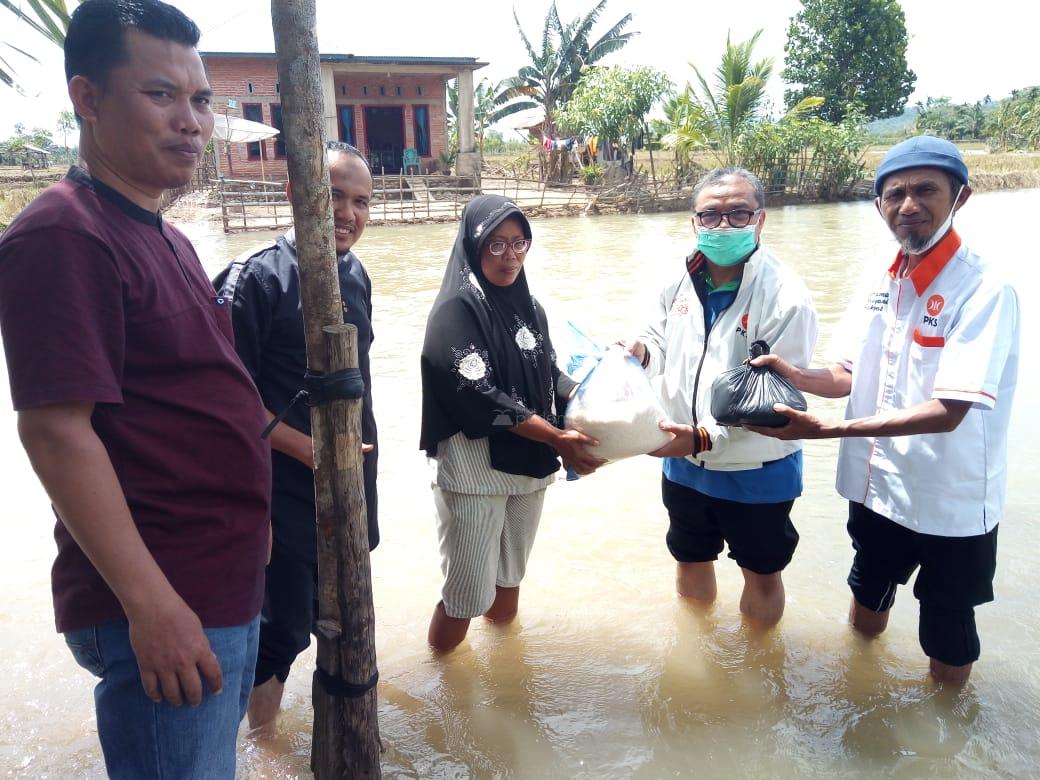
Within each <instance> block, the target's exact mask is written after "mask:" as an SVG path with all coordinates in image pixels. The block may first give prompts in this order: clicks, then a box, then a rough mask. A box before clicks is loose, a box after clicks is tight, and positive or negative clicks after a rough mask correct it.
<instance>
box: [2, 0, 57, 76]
mask: <svg viewBox="0 0 1040 780" xmlns="http://www.w3.org/2000/svg"><path fill="white" fill-rule="evenodd" d="M25 2H26V4H27V5H28V6H29V9H30V10H29V11H24V10H22V7H21V3H17V4H16V3H15V2H13V0H0V8H6V9H7V10H8V11H10V12H11V13H12V14H14V15H15V16H16V17H17V18H18V19H19V20H21V21H23V22H25V23H26V24H27V25H29V27H31V28H32V29H34V30H36V32H38V33H39V34H40V35H42V36H43V37H44V38H46V39H47V40H49V41H51V42H52V43H55V44H57V45H58V46H64V45H65V31H66V30H67V29H68V27H69V10H68V7H67V5H66V3H65V0H25ZM9 29H10V28H9ZM0 46H3V47H6V48H8V49H11V50H12V51H15V52H17V53H18V54H20V55H22V56H23V57H28V58H29V59H30V60H32V61H33V62H39V60H37V59H36V58H35V57H34V56H32V55H31V54H29V52H27V51H25V50H24V49H22V48H20V47H18V46H15V45H14V44H13V43H11V42H10V41H0ZM0 83H3V84H6V85H7V86H8V87H11V88H12V89H17V90H19V91H20V87H19V86H18V83H17V82H16V81H15V73H14V69H13V68H12V67H11V64H10V63H9V62H8V61H7V60H6V59H5V58H4V57H3V56H0Z"/></svg>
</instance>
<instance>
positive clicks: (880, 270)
mask: <svg viewBox="0 0 1040 780" xmlns="http://www.w3.org/2000/svg"><path fill="white" fill-rule="evenodd" d="M874 191H875V193H876V194H877V200H876V206H877V209H878V212H879V213H880V214H881V216H882V218H883V219H884V220H885V222H886V223H887V224H888V227H889V230H891V231H892V235H893V236H894V237H895V239H896V240H897V241H898V242H899V246H900V251H899V253H898V254H897V255H896V258H895V260H894V261H893V262H892V263H891V265H890V266H888V267H887V268H886V267H884V266H878V267H876V268H875V269H874V272H873V273H871V274H868V276H867V277H866V279H865V284H864V285H862V286H861V289H860V291H859V292H858V293H856V295H855V297H854V298H853V300H852V303H851V306H850V308H849V312H848V314H847V315H846V320H845V322H844V323H843V325H842V327H841V328H840V330H839V344H838V351H837V355H836V357H837V362H836V363H835V364H834V365H831V366H829V367H827V368H814V369H806V368H799V367H794V366H791V365H788V364H787V362H785V361H783V360H778V359H777V358H776V357H775V356H766V357H764V358H761V359H759V360H756V361H755V362H756V364H771V365H772V366H773V367H774V369H776V370H778V371H779V372H780V373H782V374H783V375H785V376H786V377H787V378H788V379H789V380H791V381H792V382H793V383H794V384H795V385H797V386H798V387H799V388H800V389H801V390H804V391H806V392H810V393H814V394H816V395H821V396H826V397H831V398H837V397H842V396H848V397H849V403H848V408H847V411H846V419H845V420H843V421H842V422H837V423H832V422H824V421H821V420H819V419H817V418H816V417H814V416H812V415H810V414H804V413H800V412H796V411H794V410H792V409H788V408H787V407H785V406H782V405H778V406H777V411H781V412H782V413H783V414H785V415H787V416H788V417H790V418H791V422H790V424H789V425H788V426H786V427H784V428H780V429H776V430H773V431H771V430H761V431H760V433H763V434H768V435H774V436H780V437H783V438H787V437H789V436H790V437H797V438H803V439H805V438H826V437H842V441H841V449H840V451H839V455H838V480H837V487H838V492H839V493H841V494H842V496H844V497H845V498H847V499H848V500H849V520H848V531H849V535H850V536H851V538H852V546H853V548H854V549H855V551H856V555H855V558H854V559H853V563H852V569H851V571H850V573H849V578H848V582H849V586H850V587H851V589H852V596H853V600H852V606H851V611H850V614H849V621H850V623H851V624H852V626H853V627H854V628H855V629H857V630H858V631H859V632H861V633H863V634H865V635H867V636H871V637H872V636H876V635H878V634H880V633H881V632H882V631H884V629H885V627H886V625H887V624H888V615H889V610H890V609H891V607H892V604H893V602H894V600H895V591H896V588H897V586H899V585H905V584H906V583H907V582H908V581H909V579H910V576H911V575H912V574H913V572H914V570H915V569H917V568H918V567H920V572H919V573H918V575H917V579H916V581H915V582H914V596H916V597H917V599H918V601H919V602H920V623H919V631H918V633H919V638H920V642H921V647H922V649H923V650H924V652H925V654H926V655H928V657H929V659H930V671H931V674H932V676H933V678H935V679H936V680H937V681H938V682H940V683H949V684H953V685H962V684H963V683H964V682H966V681H967V679H968V675H969V674H970V672H971V667H972V664H973V663H974V662H975V661H976V660H977V659H978V657H979V654H980V643H979V636H978V632H977V631H976V627H975V607H976V606H978V605H980V604H984V603H986V602H988V601H992V600H993V575H994V572H995V569H996V545H997V523H998V522H999V521H1000V517H1001V514H1002V512H1003V506H1004V494H1005V492H1006V482H1007V430H1008V420H1009V415H1010V409H1011V400H1012V396H1013V395H1014V389H1015V382H1016V378H1017V374H1018V341H1019V310H1018V299H1017V297H1016V295H1015V291H1014V289H1012V287H1011V286H1010V285H1008V284H1006V283H1004V282H1003V281H1001V280H1000V279H999V277H996V276H995V271H994V269H993V268H992V267H991V266H990V265H989V264H987V263H986V262H985V261H984V260H983V259H982V258H981V257H979V256H978V255H976V254H975V253H974V252H972V251H971V250H969V249H968V248H967V247H966V246H964V245H963V244H962V243H961V238H960V236H959V235H958V234H957V232H956V231H955V230H954V229H953V217H954V213H955V212H956V211H957V210H958V209H960V207H961V206H963V205H964V203H965V202H966V201H967V200H968V197H969V196H970V195H971V188H970V187H969V186H968V169H967V167H966V166H965V164H964V160H963V159H962V158H961V155H960V152H959V151H958V150H957V147H956V146H954V145H953V144H951V143H949V142H948V141H944V140H942V139H939V138H933V137H929V136H919V137H916V138H910V139H908V140H906V141H904V142H902V143H901V144H898V145H896V146H894V147H892V149H890V150H889V152H888V153H887V154H886V155H885V157H884V159H883V160H882V161H881V165H879V166H878V170H877V175H876V177H875V179H874Z"/></svg>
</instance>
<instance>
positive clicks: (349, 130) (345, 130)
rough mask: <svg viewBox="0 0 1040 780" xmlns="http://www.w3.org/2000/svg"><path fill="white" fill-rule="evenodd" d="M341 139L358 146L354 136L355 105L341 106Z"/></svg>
mask: <svg viewBox="0 0 1040 780" xmlns="http://www.w3.org/2000/svg"><path fill="white" fill-rule="evenodd" d="M339 140H341V141H345V142H346V143H348V144H350V145H351V146H357V141H356V140H355V137H354V106H339Z"/></svg>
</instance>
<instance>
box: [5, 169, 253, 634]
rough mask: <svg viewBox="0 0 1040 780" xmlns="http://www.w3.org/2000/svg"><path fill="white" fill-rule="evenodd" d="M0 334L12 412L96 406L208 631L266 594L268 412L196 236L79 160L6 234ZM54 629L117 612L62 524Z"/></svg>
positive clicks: (127, 480) (156, 539)
mask: <svg viewBox="0 0 1040 780" xmlns="http://www.w3.org/2000/svg"><path fill="white" fill-rule="evenodd" d="M0 330H2V332H3V341H4V350H5V353H6V356H7V367H8V374H9V376H10V381H11V397H12V399H13V401H14V407H15V409H18V410H23V409H32V408H35V407H40V406H44V405H47V404H54V403H63V402H70V401H93V402H95V407H94V414H93V418H92V423H93V426H94V430H95V431H96V432H97V434H98V436H99V437H100V439H101V441H102V442H103V443H104V445H105V448H106V449H107V450H108V454H109V457H110V458H111V460H112V465H113V467H114V468H115V472H116V475H117V476H118V478H119V483H120V485H121V486H122V488H123V492H124V494H125V495H126V500H127V503H128V504H129V506H130V512H131V514H132V515H133V519H134V523H135V524H136V525H137V528H138V530H139V531H140V534H141V537H142V539H143V540H144V543H145V545H146V546H147V547H148V549H149V550H150V551H151V554H152V555H153V556H154V557H155V560H156V561H157V562H158V564H159V566H160V567H161V568H162V570H163V572H164V573H165V574H166V576H167V578H168V579H169V580H170V583H171V584H172V585H173V587H174V589H175V590H176V591H177V593H179V594H180V595H181V597H182V598H183V599H184V600H185V601H186V602H187V603H188V605H189V606H190V607H191V608H192V609H193V610H195V612H196V613H197V614H198V616H199V618H200V619H201V620H202V623H203V625H204V626H206V627H215V626H231V625H240V624H242V623H246V622H248V621H250V620H252V618H253V617H255V616H256V614H257V612H259V611H260V606H261V603H262V600H263V587H264V563H265V561H266V557H267V539H268V528H269V524H270V517H269V502H270V493H271V457H270V448H269V446H268V445H267V443H266V442H265V441H264V440H262V439H261V438H260V433H261V431H262V430H263V428H264V425H265V422H266V421H265V416H264V413H263V407H262V405H261V403H260V398H259V396H258V395H257V391H256V388H255V387H254V385H253V382H252V380H251V379H250V378H249V374H247V373H246V371H245V369H244V368H243V367H242V365H241V363H240V362H239V359H238V357H237V355H236V353H235V350H234V346H233V336H232V330H231V318H230V312H229V306H228V305H227V303H226V302H224V300H223V299H220V298H217V297H215V296H214V294H213V287H212V286H211V284H210V282H209V280H208V279H207V278H206V275H205V274H204V273H203V271H202V266H201V265H200V263H199V260H198V256H197V255H196V254H195V250H194V249H193V248H192V246H191V243H190V242H189V241H188V239H187V238H185V237H184V235H183V234H181V233H180V232H179V231H178V230H176V229H175V228H173V227H171V226H170V225H167V224H165V223H164V222H162V219H161V218H160V217H159V216H158V215H156V214H154V213H152V212H149V211H146V210H144V209H142V208H140V207H139V206H136V205H135V204H133V203H132V202H130V201H129V200H127V199H126V198H124V197H123V196H121V195H120V194H119V193H117V192H116V191H114V190H112V189H111V188H109V187H107V186H105V185H104V184H102V183H101V182H98V181H96V180H94V179H92V178H91V177H90V176H89V174H87V173H86V171H84V170H83V169H81V168H75V167H74V168H72V169H71V170H70V171H69V173H68V175H67V176H66V177H65V179H63V180H62V181H61V182H59V183H58V184H56V185H54V186H53V187H51V188H50V189H48V190H47V191H46V192H44V193H43V194H41V195H40V196H39V197H38V198H36V200H35V201H33V203H32V204H30V206H29V207H28V208H27V209H26V210H25V211H24V212H23V213H22V214H21V215H20V216H19V217H18V218H17V219H16V220H15V222H14V224H12V225H11V227H10V229H9V230H8V231H7V232H6V233H4V234H3V236H2V237H0ZM54 536H55V540H56V541H57V545H58V557H57V560H56V561H55V563H54V569H53V571H52V584H53V589H54V611H55V618H56V622H57V626H58V630H59V631H69V630H73V629H77V628H83V627H86V626H90V625H94V624H96V623H101V622H105V621H109V620H116V619H120V618H122V617H123V611H122V609H121V607H120V605H119V602H118V601H117V600H116V598H115V596H114V595H113V593H112V592H111V590H109V588H108V586H107V585H106V584H105V582H104V581H103V580H102V578H101V576H100V575H99V574H98V572H97V570H96V569H95V568H94V567H93V566H92V565H91V563H90V561H89V560H88V559H87V557H86V556H85V555H84V554H83V552H82V551H81V550H80V548H79V547H78V546H77V545H76V543H75V541H73V539H72V537H71V536H70V535H69V533H68V531H67V530H66V529H65V526H64V525H63V524H62V523H61V522H60V518H59V522H58V523H57V525H56V526H55V532H54Z"/></svg>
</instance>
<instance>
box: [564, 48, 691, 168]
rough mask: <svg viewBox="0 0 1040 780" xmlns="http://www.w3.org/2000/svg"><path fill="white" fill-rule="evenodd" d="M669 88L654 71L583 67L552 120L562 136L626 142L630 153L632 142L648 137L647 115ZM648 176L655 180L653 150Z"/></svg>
mask: <svg viewBox="0 0 1040 780" xmlns="http://www.w3.org/2000/svg"><path fill="white" fill-rule="evenodd" d="M671 89H672V82H671V81H670V80H669V79H668V77H667V76H666V75H665V74H664V73H663V72H661V71H659V70H657V69H655V68H650V67H638V68H622V67H613V68H602V67H601V68H595V67H590V68H586V70H585V72H584V74H583V75H582V77H581V80H580V81H579V82H578V85H577V87H576V88H575V90H574V93H573V94H572V95H571V99H570V100H568V101H567V103H566V104H565V105H564V106H563V107H562V108H561V109H560V110H559V111H558V113H557V116H556V121H557V124H558V126H559V127H560V128H561V129H562V130H563V131H564V132H566V133H589V134H593V135H597V136H599V138H600V143H601V144H606V142H607V141H620V142H623V143H625V142H627V144H628V146H629V147H630V148H631V149H632V151H633V153H634V152H635V145H636V140H637V139H638V138H640V137H641V136H647V135H648V134H649V128H648V127H647V121H646V116H647V114H649V113H650V110H651V109H652V108H653V107H654V105H655V104H657V102H658V101H660V100H661V98H662V97H663V96H664V95H665V94H667V93H668V92H670V91H671ZM650 173H651V176H652V177H653V178H655V179H656V172H655V171H654V154H653V151H651V152H650Z"/></svg>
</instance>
